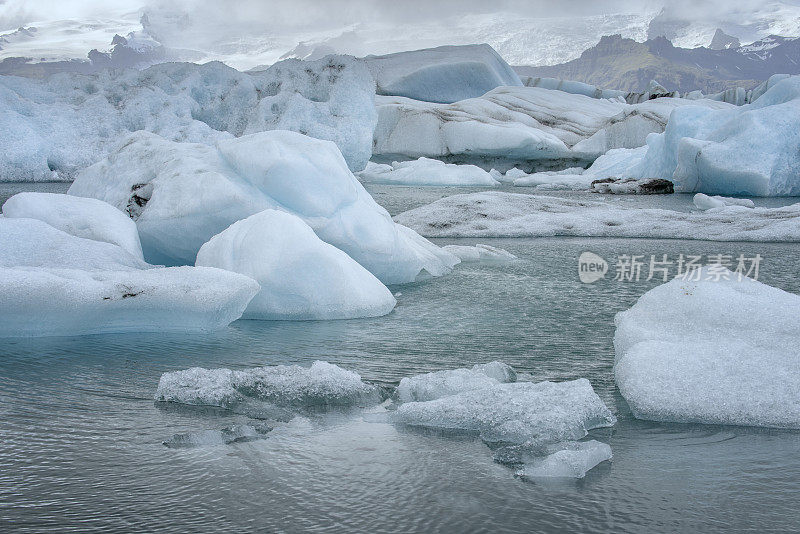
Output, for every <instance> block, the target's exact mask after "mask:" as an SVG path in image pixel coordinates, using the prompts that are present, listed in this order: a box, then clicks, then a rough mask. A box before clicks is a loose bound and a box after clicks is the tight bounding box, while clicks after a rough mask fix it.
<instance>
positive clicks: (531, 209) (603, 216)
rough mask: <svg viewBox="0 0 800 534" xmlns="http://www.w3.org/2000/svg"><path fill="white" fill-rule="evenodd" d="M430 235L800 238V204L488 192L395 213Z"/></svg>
mask: <svg viewBox="0 0 800 534" xmlns="http://www.w3.org/2000/svg"><path fill="white" fill-rule="evenodd" d="M395 221H397V222H398V223H400V224H403V225H406V226H408V227H410V228H413V229H414V230H416V231H417V232H419V233H420V234H421V235H424V236H426V237H473V238H486V237H549V236H583V237H641V238H655V239H699V240H707V241H775V242H778V241H791V242H797V241H800V204H793V205H791V206H785V207H779V208H755V209H751V208H745V207H743V206H727V207H725V208H721V209H715V210H709V211H701V212H698V211H695V212H691V213H684V212H678V211H672V210H665V209H654V208H647V209H634V208H625V207H619V206H618V205H615V204H612V203H606V202H600V201H589V200H573V199H568V198H559V197H552V196H538V195H521V194H515V193H504V192H499V191H486V192H480V193H468V194H461V195H453V196H449V197H445V198H443V199H440V200H437V201H436V202H433V203H431V204H428V205H427V206H421V207H419V208H416V209H412V210H409V211H406V212H404V213H401V214H399V215H397V216H395Z"/></svg>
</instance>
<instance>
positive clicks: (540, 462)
mask: <svg viewBox="0 0 800 534" xmlns="http://www.w3.org/2000/svg"><path fill="white" fill-rule="evenodd" d="M547 452H548V454H547V456H545V457H543V458H530V459H527V461H526V462H525V464H524V466H523V467H522V468H521V469H519V470H517V475H518V476H524V477H528V478H583V477H585V476H586V473H587V472H588V471H589V470H591V469H593V468H594V467H596V466H597V465H598V464H600V463H602V462H605V461H607V460H610V459H611V457H612V454H611V447H609V446H608V445H607V444H605V443H601V442H599V441H595V440H590V441H570V442H564V443H557V444H555V445H551V446H549V447H548V449H547Z"/></svg>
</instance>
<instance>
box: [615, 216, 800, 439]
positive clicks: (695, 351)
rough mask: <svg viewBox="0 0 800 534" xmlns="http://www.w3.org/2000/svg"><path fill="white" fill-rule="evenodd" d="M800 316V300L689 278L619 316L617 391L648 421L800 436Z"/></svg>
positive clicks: (744, 281)
mask: <svg viewBox="0 0 800 534" xmlns="http://www.w3.org/2000/svg"><path fill="white" fill-rule="evenodd" d="M742 209H746V208H742ZM798 318H800V296H798V295H795V294H792V293H787V292H785V291H782V290H780V289H778V288H775V287H770V286H768V285H766V284H763V283H761V282H757V281H754V280H751V279H749V278H744V277H740V276H739V275H737V274H734V273H731V272H730V271H728V270H727V269H725V268H724V267H722V268H720V266H707V267H704V268H703V269H702V270H697V271H690V273H688V274H687V275H685V276H682V277H678V278H676V279H674V280H672V281H670V282H667V283H666V284H663V285H661V286H658V287H656V288H654V289H652V290H650V291H648V292H647V293H645V294H644V295H642V297H641V298H639V300H638V301H637V302H636V304H635V305H634V306H633V307H632V308H630V309H629V310H627V311H624V312H621V313H618V314H617V316H616V318H615V324H616V327H617V329H616V334H615V335H614V348H615V351H616V357H617V361H616V365H615V367H614V373H615V377H616V381H617V385H618V386H619V389H620V392H621V393H622V396H623V397H625V399H626V400H627V401H628V404H629V405H630V407H631V410H632V411H633V413H634V415H635V416H636V417H638V418H641V419H651V420H655V421H673V422H686V423H688V422H693V423H709V424H732V425H749V426H766V427H785V428H800V395H798V392H800V353H798V351H797V340H798V339H800V321H798Z"/></svg>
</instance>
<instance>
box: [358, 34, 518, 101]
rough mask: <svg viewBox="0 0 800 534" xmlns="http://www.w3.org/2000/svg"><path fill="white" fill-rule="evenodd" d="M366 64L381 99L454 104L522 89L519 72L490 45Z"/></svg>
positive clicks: (442, 49)
mask: <svg viewBox="0 0 800 534" xmlns="http://www.w3.org/2000/svg"><path fill="white" fill-rule="evenodd" d="M364 61H365V62H366V64H367V67H368V68H369V70H370V72H372V75H373V76H374V77H375V81H376V84H377V92H378V94H379V95H394V96H404V97H408V98H413V99H414V100H423V101H426V102H440V103H451V102H455V101H457V100H464V99H465V98H475V97H478V96H481V95H483V94H484V93H487V92H489V91H491V90H492V89H494V88H495V87H500V86H519V85H522V82H520V79H519V76H517V74H516V72H514V70H513V69H512V68H511V67H510V66H509V65H508V63H506V62H505V61H504V60H503V58H501V57H500V55H499V54H498V53H497V52H495V51H494V49H493V48H492V47H491V46H489V45H487V44H476V45H466V46H440V47H438V48H428V49H424V50H414V51H409V52H398V53H396V54H388V55H385V56H367V57H365V58H364Z"/></svg>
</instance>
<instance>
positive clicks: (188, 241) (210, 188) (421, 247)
mask: <svg viewBox="0 0 800 534" xmlns="http://www.w3.org/2000/svg"><path fill="white" fill-rule="evenodd" d="M69 193H70V194H71V195H76V196H84V197H94V198H99V199H100V200H104V201H106V202H108V203H110V204H111V205H113V206H116V207H117V208H119V209H121V210H125V211H127V212H128V213H129V214H131V216H132V217H134V218H135V220H136V223H137V226H138V228H139V236H140V238H141V241H142V248H143V250H144V255H145V258H146V259H147V260H148V261H150V262H153V263H159V264H165V265H180V264H190V265H193V264H194V263H195V259H196V256H197V252H198V251H199V250H200V247H201V246H202V245H203V243H205V242H206V241H208V240H209V239H211V238H212V237H213V236H214V235H216V234H218V233H220V232H221V231H223V230H225V229H226V228H227V227H228V226H230V225H231V224H233V223H234V222H236V221H238V220H241V219H245V218H247V217H249V216H250V215H253V214H255V213H258V212H261V211H264V210H265V209H279V210H282V211H286V212H288V213H291V214H293V215H296V216H298V217H300V218H301V219H303V221H305V222H306V224H308V225H309V226H311V228H313V229H314V232H315V233H316V234H317V236H318V237H319V238H320V239H322V240H323V241H325V242H327V243H330V244H331V245H334V246H335V247H337V248H339V249H341V250H343V251H344V252H346V253H347V254H348V255H349V256H350V257H351V258H353V259H354V260H356V261H357V262H358V263H360V264H361V265H362V266H363V267H365V268H366V269H367V270H369V271H370V272H371V273H373V274H374V275H375V276H376V277H377V278H378V279H380V280H381V281H382V282H384V283H390V284H391V283H404V282H411V281H413V280H414V279H415V278H416V277H417V275H419V274H420V272H422V271H426V272H427V273H429V274H430V275H433V276H439V275H441V274H444V273H446V272H447V271H449V269H450V268H451V267H452V266H453V265H455V264H456V263H458V259H457V258H455V257H454V256H452V255H451V254H448V253H447V252H444V251H442V250H441V249H440V248H439V247H437V246H435V245H433V244H432V243H430V242H428V241H427V240H425V239H423V238H421V237H420V236H419V235H417V234H416V233H415V232H413V231H411V230H409V229H408V228H404V227H402V226H399V225H397V224H395V223H393V222H392V220H391V218H390V217H389V214H388V213H387V212H386V210H385V209H383V208H382V207H380V206H379V205H378V204H377V203H376V202H375V201H374V200H373V199H372V197H371V196H370V195H369V193H367V191H366V190H365V189H364V187H363V186H362V185H361V184H360V183H359V182H358V180H357V179H356V178H355V176H353V174H352V173H351V172H350V170H349V169H348V167H347V164H346V162H345V160H344V158H343V157H342V155H341V153H340V152H339V150H338V148H337V147H336V145H334V144H333V143H332V142H329V141H322V140H317V139H312V138H310V137H307V136H304V135H301V134H298V133H294V132H288V131H270V132H261V133H257V134H251V135H246V136H243V137H240V138H235V139H234V138H231V139H224V140H220V141H219V142H218V143H217V145H216V146H208V145H203V144H192V143H176V142H172V141H168V140H166V139H164V138H162V137H159V136H157V135H155V134H152V133H148V132H137V133H134V134H131V136H130V138H128V139H127V141H126V142H124V143H123V144H122V146H121V147H120V148H119V149H117V150H116V151H115V152H113V153H112V154H110V155H109V157H108V158H107V159H105V160H103V161H101V162H99V163H97V164H95V165H93V166H91V167H89V168H88V169H86V170H84V171H83V172H81V173H80V174H79V175H78V177H77V178H76V180H75V182H74V183H73V184H72V186H71V187H70V189H69Z"/></svg>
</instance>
